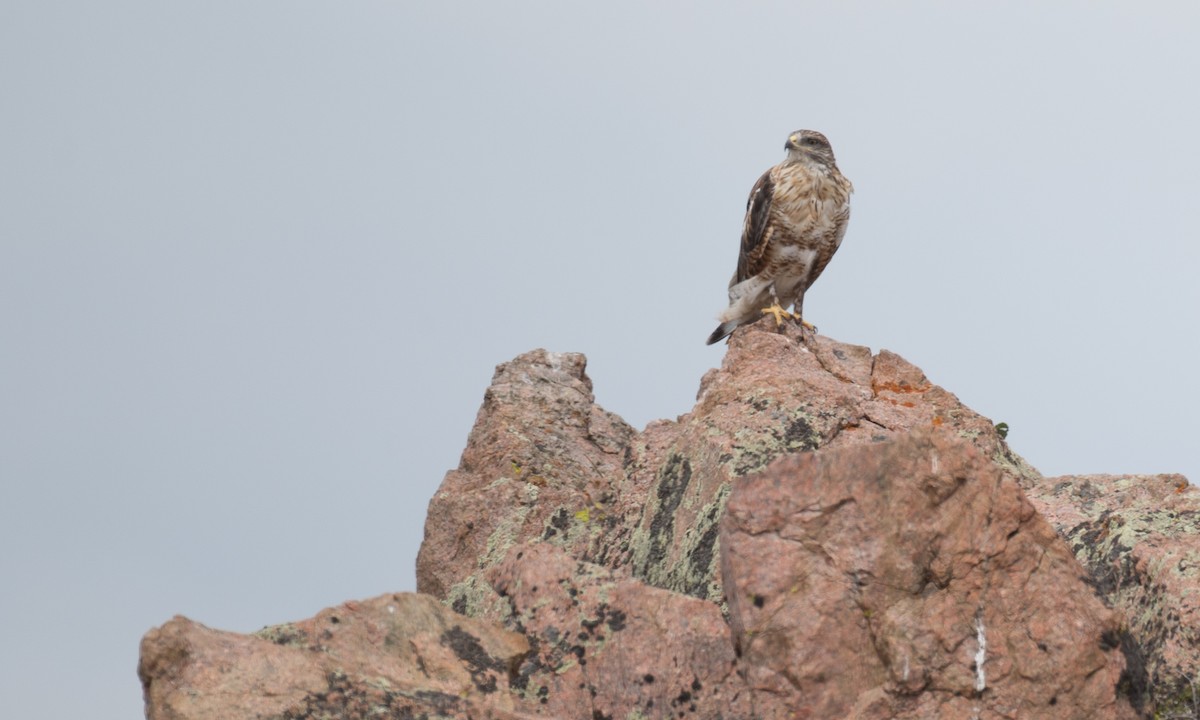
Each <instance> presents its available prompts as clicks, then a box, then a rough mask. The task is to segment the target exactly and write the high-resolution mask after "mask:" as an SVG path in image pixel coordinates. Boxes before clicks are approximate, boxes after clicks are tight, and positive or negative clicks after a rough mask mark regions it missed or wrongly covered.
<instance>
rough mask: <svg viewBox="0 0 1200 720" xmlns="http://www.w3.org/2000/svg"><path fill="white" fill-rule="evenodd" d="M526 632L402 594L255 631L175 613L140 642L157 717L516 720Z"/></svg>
mask: <svg viewBox="0 0 1200 720" xmlns="http://www.w3.org/2000/svg"><path fill="white" fill-rule="evenodd" d="M528 653H529V645H528V643H527V641H526V639H525V637H524V636H523V635H520V634H517V633H512V632H508V631H506V630H503V629H502V628H500V627H498V626H496V625H495V624H492V623H487V622H483V621H480V620H475V619H473V618H467V617H463V616H461V615H458V614H456V613H454V612H453V611H452V610H450V609H449V608H447V607H446V606H445V605H442V604H441V603H439V602H437V601H436V600H434V599H433V598H431V597H429V596H427V595H417V594H415V593H400V594H396V595H384V596H381V597H377V598H372V599H370V600H363V601H361V602H351V603H346V604H344V605H341V606H338V607H336V608H330V609H328V610H323V611H322V612H320V613H319V614H317V615H316V617H313V618H311V619H309V620H305V621H303V622H298V623H289V624H286V625H276V626H274V627H268V628H265V629H263V630H262V631H260V632H259V633H256V634H255V635H240V634H237V633H229V632H221V631H218V630H212V629H209V628H206V627H204V626H203V625H200V624H199V623H195V622H192V621H191V620H188V619H187V618H183V617H176V618H175V619H173V620H171V621H169V622H168V623H166V624H165V625H163V626H162V627H159V628H155V629H154V630H151V631H150V632H148V633H147V634H146V636H145V637H144V638H143V639H142V647H141V660H140V662H139V664H138V676H139V677H140V678H141V681H142V688H143V692H144V695H145V699H146V717H147V718H149V719H150V720H208V719H210V718H221V719H222V720H251V719H258V718H280V719H281V720H300V719H301V718H314V719H315V718H324V717H337V718H342V719H343V720H358V719H360V718H361V719H362V720H367V719H375V718H401V717H418V716H422V715H431V716H434V717H466V716H472V717H479V718H496V719H497V720H502V719H503V720H517V719H518V718H521V717H524V716H523V715H522V714H521V713H519V712H515V711H514V708H515V707H516V706H517V704H518V703H519V701H518V700H517V699H516V698H515V696H514V695H513V694H512V693H511V692H509V678H510V677H511V676H512V674H513V673H514V672H515V670H516V668H517V667H518V666H519V665H520V663H521V661H522V660H523V659H524V658H525V656H526V655H527V654H528Z"/></svg>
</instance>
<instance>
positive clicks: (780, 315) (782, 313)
mask: <svg viewBox="0 0 1200 720" xmlns="http://www.w3.org/2000/svg"><path fill="white" fill-rule="evenodd" d="M762 314H763V315H773V316H775V327H781V326H782V325H783V319H784V318H785V317H787V318H790V317H792V314H791V313H790V312H788V311H787V310H784V309H783V307H782V306H781V305H780V304H779V302H778V301H777V302H774V303H772V304H771V307H765V308H763V309H762Z"/></svg>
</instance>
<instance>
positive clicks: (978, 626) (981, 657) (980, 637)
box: [975, 613, 987, 692]
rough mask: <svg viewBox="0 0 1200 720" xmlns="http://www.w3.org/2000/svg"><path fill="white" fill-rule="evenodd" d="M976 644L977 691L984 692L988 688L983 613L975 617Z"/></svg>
mask: <svg viewBox="0 0 1200 720" xmlns="http://www.w3.org/2000/svg"><path fill="white" fill-rule="evenodd" d="M975 642H976V643H978V645H979V649H978V650H976V651H975V689H976V690H977V691H979V692H983V689H984V688H986V687H987V677H986V676H985V675H984V673H983V664H984V663H985V662H987V636H986V635H985V634H984V629H983V613H979V614H978V615H976V616H975Z"/></svg>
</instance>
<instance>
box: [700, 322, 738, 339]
mask: <svg viewBox="0 0 1200 720" xmlns="http://www.w3.org/2000/svg"><path fill="white" fill-rule="evenodd" d="M737 326H738V321H737V320H727V321H725V322H723V323H721V324H720V325H718V326H717V329H716V330H713V331H712V335H709V336H708V343H707V344H709V345H712V344H713V343H718V342H721V341H722V340H724V339H725V338H726V337H728V336H729V333H731V332H733V331H734V330H735V329H737Z"/></svg>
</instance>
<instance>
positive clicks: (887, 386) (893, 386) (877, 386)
mask: <svg viewBox="0 0 1200 720" xmlns="http://www.w3.org/2000/svg"><path fill="white" fill-rule="evenodd" d="M930 387H931V386H930V385H929V383H924V384H923V385H921V387H913V386H912V385H909V384H908V383H906V382H899V383H894V382H882V383H877V382H873V383H871V390H872V391H873V392H874V393H875V394H876V395H878V394H879V393H881V392H884V391H887V392H894V393H918V392H927V391H928V390H929V388H930Z"/></svg>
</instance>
